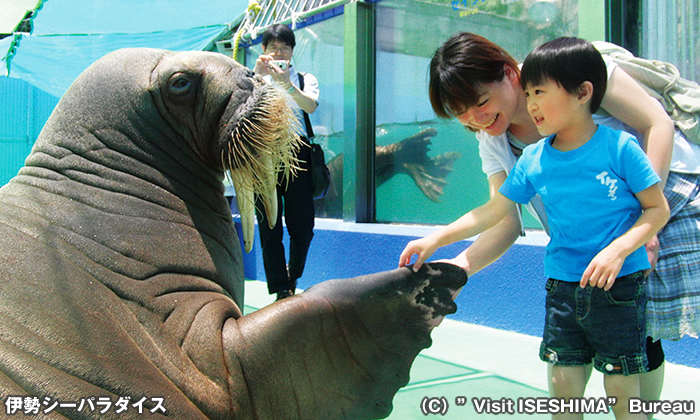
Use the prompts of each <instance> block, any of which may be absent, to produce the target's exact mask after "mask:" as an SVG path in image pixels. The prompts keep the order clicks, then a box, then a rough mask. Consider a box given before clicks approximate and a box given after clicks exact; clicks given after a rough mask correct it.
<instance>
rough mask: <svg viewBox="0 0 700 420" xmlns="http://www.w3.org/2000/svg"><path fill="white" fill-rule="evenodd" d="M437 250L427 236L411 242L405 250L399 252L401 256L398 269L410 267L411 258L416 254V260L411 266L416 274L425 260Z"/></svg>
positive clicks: (435, 245) (433, 242)
mask: <svg viewBox="0 0 700 420" xmlns="http://www.w3.org/2000/svg"><path fill="white" fill-rule="evenodd" d="M437 248H438V246H437V244H436V243H435V241H433V240H431V239H430V237H429V236H426V237H425V238H420V239H416V240H413V241H411V242H409V243H408V245H406V248H404V249H403V251H402V252H401V256H400V257H399V267H405V266H407V265H410V264H411V257H413V255H414V254H416V255H418V258H417V259H416V262H415V263H414V264H413V271H415V272H418V270H420V268H421V266H422V265H423V263H424V262H425V260H427V259H428V258H430V256H431V255H433V253H434V252H435V250H436V249H437Z"/></svg>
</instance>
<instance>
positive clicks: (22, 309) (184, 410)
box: [0, 49, 466, 420]
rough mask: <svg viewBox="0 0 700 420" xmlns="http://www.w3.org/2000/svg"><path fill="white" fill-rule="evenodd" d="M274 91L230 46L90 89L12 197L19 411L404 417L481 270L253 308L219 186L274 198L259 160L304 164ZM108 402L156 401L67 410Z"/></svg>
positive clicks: (351, 283)
mask: <svg viewBox="0 0 700 420" xmlns="http://www.w3.org/2000/svg"><path fill="white" fill-rule="evenodd" d="M270 89H272V88H270V87H268V86H265V85H264V83H262V82H261V80H260V79H259V78H258V77H256V76H254V75H253V74H252V73H251V72H250V71H248V70H247V69H245V68H243V67H241V66H239V65H237V64H236V63H235V62H234V61H233V60H230V59H228V58H226V57H224V56H222V55H219V54H213V53H171V52H166V51H160V50H150V49H131V50H121V51H118V52H115V53H112V54H110V55H108V56H106V57H105V58H103V59H101V60H100V61H98V62H97V63H95V64H94V65H93V66H91V67H90V68H89V69H88V70H86V72H85V73H83V75H81V76H80V77H79V78H78V79H77V80H76V82H75V83H74V84H73V86H72V87H71V88H70V89H69V90H68V92H66V94H65V96H64V97H63V98H62V99H61V101H60V103H59V105H58V106H57V108H56V110H55V111H54V113H53V114H52V116H51V117H50V119H49V121H48V122H47V124H46V126H45V128H44V130H43V131H42V133H41V135H40V137H39V139H38V140H37V142H36V144H35V146H34V149H33V150H32V153H31V155H30V156H29V157H28V158H27V161H26V165H25V167H24V168H22V169H21V170H20V172H19V174H18V176H17V177H15V178H14V179H13V180H12V181H10V182H9V183H8V184H7V185H6V186H4V187H2V189H0V282H1V285H0V291H1V293H0V398H1V399H2V402H3V404H4V403H5V402H6V401H8V398H11V397H22V398H24V397H36V398H38V399H39V401H41V402H46V401H55V402H56V403H57V405H56V406H55V407H52V408H51V410H48V407H49V405H48V404H44V405H42V406H41V407H40V408H39V414H38V415H37V416H34V418H52V419H53V418H75V419H82V418H99V419H109V418H116V419H125V418H143V417H144V416H146V415H149V416H152V417H154V418H158V417H168V418H178V419H188V420H189V419H204V418H211V419H286V418H289V419H341V418H379V417H384V416H387V415H388V414H389V412H390V411H391V400H392V398H393V396H394V394H395V393H396V391H397V390H398V389H399V388H400V387H401V386H403V385H405V384H406V382H407V380H408V371H409V368H410V365H411V363H412V361H413V359H414V357H415V356H416V355H417V353H418V352H419V351H420V350H421V349H422V348H425V347H427V346H429V345H430V330H431V329H432V328H433V327H434V326H435V325H437V324H438V323H439V321H440V320H441V319H442V318H443V317H444V316H445V315H446V314H447V313H451V312H454V310H455V306H454V303H453V301H452V296H453V295H454V294H455V293H456V291H457V290H458V289H459V288H460V287H462V286H463V285H464V283H465V282H466V276H465V275H464V273H463V271H462V270H461V269H458V268H456V267H454V266H451V265H448V264H432V265H426V267H425V268H423V269H421V271H420V272H419V273H413V272H412V271H411V270H410V269H407V268H405V269H400V270H395V271H391V272H386V273H379V274H376V275H370V276H366V277H363V278H358V279H351V280H335V281H331V282H326V283H322V284H319V285H318V286H316V287H313V288H311V289H309V290H308V291H307V292H305V293H303V294H301V295H298V296H295V297H293V298H290V299H287V300H284V301H280V302H278V303H276V304H273V305H270V306H269V307H267V308H264V309H262V310H259V311H257V312H255V313H253V314H251V315H248V316H245V317H242V316H241V311H240V309H239V307H240V305H242V302H243V284H244V282H243V267H242V258H241V249H240V246H239V242H238V240H237V239H236V233H235V229H234V226H233V224H232V221H231V217H230V211H229V208H228V203H227V201H226V199H225V198H224V196H223V190H224V187H223V184H222V179H223V177H224V171H225V170H226V169H230V170H231V171H232V172H234V171H238V178H239V179H238V182H239V184H240V183H241V182H242V183H244V184H245V179H243V177H245V176H247V177H248V178H251V177H252V178H255V179H254V180H252V181H250V184H249V185H250V186H252V187H251V188H252V189H254V190H255V191H257V192H258V193H262V194H264V193H265V191H268V190H269V185H268V180H267V178H265V175H260V174H259V172H263V171H261V169H260V168H263V167H265V165H267V167H271V168H279V167H280V166H284V165H283V163H284V162H285V159H286V157H285V156H286V155H291V154H290V153H289V150H291V148H292V147H294V146H293V143H294V139H293V136H290V135H289V132H293V125H292V123H291V122H290V121H288V119H289V115H291V114H287V113H286V111H285V109H282V108H284V106H283V105H280V104H283V103H285V98H284V97H278V94H277V93H276V91H272V90H270ZM276 107H277V108H276ZM280 107H282V108H280ZM270 109H272V110H275V109H277V110H278V111H279V112H270ZM266 124H268V125H267V126H266ZM251 126H253V128H251ZM261 126H262V127H263V128H262V129H260V127H261ZM275 127H281V128H280V129H279V131H275ZM290 130H292V131H290ZM241 133H242V134H241ZM260 133H262V134H260ZM256 136H258V138H256ZM232 141H233V142H236V141H238V142H241V144H237V145H234V146H233V147H232V146H231V145H230V144H229V143H231V142H232ZM265 142H272V143H274V144H275V146H274V147H268V148H267V149H266V147H267V146H266V145H265V144H264V143H265ZM290 145H291V146H290ZM266 153H267V155H266ZM232 154H234V155H235V156H232ZM250 156H257V157H258V158H259V159H260V160H261V161H263V164H262V166H260V165H261V164H260V163H259V162H257V163H256V162H252V161H251V160H250V159H251V158H250ZM266 156H267V157H266ZM280 156H282V157H281V158H280ZM275 159H277V160H275ZM280 162H282V163H280ZM256 165H258V166H256ZM250 168H253V170H254V171H255V172H257V173H255V172H251V170H250ZM241 174H243V175H241ZM234 178H235V175H234ZM234 181H235V179H234ZM238 186H239V185H237V187H238ZM244 187H245V186H243V187H241V188H242V189H243V188H244ZM244 196H245V194H244ZM273 205H274V203H273V204H271V206H273ZM244 207H245V206H244ZM358 263H359V262H358ZM99 398H103V399H104V398H107V399H109V400H110V401H111V402H112V403H115V402H116V401H117V400H118V399H119V398H126V399H128V401H130V402H131V403H136V402H138V401H144V403H143V406H142V407H143V408H142V410H140V411H139V410H138V408H137V407H135V406H129V407H130V408H129V409H127V410H124V411H122V412H119V413H118V412H117V409H116V407H115V406H112V408H111V409H109V410H105V411H104V412H101V410H102V409H104V406H100V407H94V409H92V410H91V409H90V408H89V405H87V404H86V405H85V406H84V407H82V408H81V409H80V410H78V408H77V407H72V406H70V404H68V403H75V404H76V405H77V404H78V403H80V402H81V401H82V402H90V401H91V402H92V403H93V404H90V405H93V406H94V403H95V401H98V399H99ZM160 401H162V408H161V407H158V402H160ZM58 402H62V403H66V404H61V405H58ZM7 407H8V410H9V405H7ZM19 411H20V412H21V410H19Z"/></svg>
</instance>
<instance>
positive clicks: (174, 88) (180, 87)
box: [168, 73, 192, 95]
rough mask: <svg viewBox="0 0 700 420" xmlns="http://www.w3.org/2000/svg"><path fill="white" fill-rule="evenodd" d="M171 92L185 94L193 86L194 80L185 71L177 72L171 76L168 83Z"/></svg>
mask: <svg viewBox="0 0 700 420" xmlns="http://www.w3.org/2000/svg"><path fill="white" fill-rule="evenodd" d="M168 88H169V89H170V92H172V93H174V94H176V95H185V94H187V93H188V92H189V91H190V89H191V88H192V82H191V81H190V78H189V76H188V75H186V74H184V73H176V74H174V75H172V77H170V82H169V85H168Z"/></svg>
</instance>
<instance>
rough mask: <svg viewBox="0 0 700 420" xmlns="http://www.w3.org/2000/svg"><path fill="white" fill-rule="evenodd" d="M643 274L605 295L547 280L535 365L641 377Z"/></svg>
mask: <svg viewBox="0 0 700 420" xmlns="http://www.w3.org/2000/svg"><path fill="white" fill-rule="evenodd" d="M645 281H646V278H645V277H644V274H643V272H641V271H638V272H636V273H632V274H629V275H626V276H622V277H618V278H617V279H616V280H615V283H614V284H613V287H612V288H611V289H610V290H609V291H605V290H603V289H601V288H598V287H592V286H586V287H585V288H583V289H582V288H581V287H580V286H579V283H578V282H566V281H560V280H555V279H549V280H547V285H546V289H547V298H546V320H545V326H544V335H543V338H542V345H541V346H540V359H542V360H543V361H545V362H549V363H551V364H553V365H558V366H581V365H587V364H589V363H591V361H592V362H593V366H594V367H595V368H596V369H597V370H599V371H601V372H603V373H604V374H607V375H615V374H622V375H632V374H636V373H642V372H646V370H647V354H646V321H645V316H644V310H645V308H646V301H647V297H646V292H645V286H644V282H645Z"/></svg>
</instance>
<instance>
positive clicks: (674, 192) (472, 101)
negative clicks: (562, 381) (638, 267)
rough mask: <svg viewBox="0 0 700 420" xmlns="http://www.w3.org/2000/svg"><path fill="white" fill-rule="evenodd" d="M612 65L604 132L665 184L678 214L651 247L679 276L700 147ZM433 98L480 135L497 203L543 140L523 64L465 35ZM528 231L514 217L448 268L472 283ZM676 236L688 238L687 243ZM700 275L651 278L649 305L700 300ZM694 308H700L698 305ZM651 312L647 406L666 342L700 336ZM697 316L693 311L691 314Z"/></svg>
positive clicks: (695, 210) (444, 56)
mask: <svg viewBox="0 0 700 420" xmlns="http://www.w3.org/2000/svg"><path fill="white" fill-rule="evenodd" d="M606 64H607V66H608V87H607V90H606V93H605V96H604V98H603V102H602V104H601V108H602V110H603V111H604V113H606V114H609V115H610V116H611V117H612V118H607V119H606V120H605V122H604V124H606V125H611V122H614V123H617V124H618V125H619V124H620V123H624V124H626V125H627V126H628V130H629V129H630V128H631V129H633V130H634V131H637V134H638V138H639V140H640V144H641V145H642V147H643V148H644V149H645V150H646V152H647V155H648V156H649V158H650V160H651V162H652V165H653V166H654V169H655V170H656V172H657V173H658V174H659V176H660V177H661V179H662V183H666V187H665V190H664V194H665V195H666V197H667V200H668V201H669V204H670V205H671V208H672V218H671V220H670V221H669V223H668V224H667V226H666V227H665V228H664V229H663V230H662V231H661V232H660V233H659V237H658V239H657V238H654V239H653V240H652V241H650V242H649V243H648V244H647V252H648V254H649V258H650V261H651V262H652V267H655V266H656V262H657V261H656V260H657V252H658V251H659V243H661V246H662V247H663V246H665V245H664V244H665V243H668V247H669V249H674V251H672V252H670V254H672V255H666V254H664V250H665V249H664V248H662V249H661V254H662V255H661V260H662V262H663V263H664V264H665V266H666V267H674V266H678V264H679V262H678V261H675V260H674V259H675V258H678V255H677V254H683V253H685V254H688V255H692V254H695V255H697V254H699V253H698V250H700V232H697V228H694V229H693V230H694V232H692V234H691V235H690V240H688V239H685V240H683V239H681V240H678V238H679V237H682V236H683V235H685V236H688V235H689V234H688V232H687V231H688V230H689V229H688V225H689V223H688V220H692V219H693V218H695V217H697V215H699V214H700V193H699V192H698V189H699V188H698V185H700V177H698V173H700V147H698V146H697V145H694V144H691V143H690V142H688V141H686V140H685V138H683V136H682V135H679V134H678V133H676V132H675V129H674V126H673V122H672V121H671V119H670V118H669V117H668V115H667V114H666V112H665V111H664V109H663V108H662V106H661V105H660V104H659V103H658V102H657V101H656V100H654V99H653V98H651V97H650V96H649V95H648V94H646V93H645V92H644V90H643V89H642V88H641V87H640V86H639V85H638V84H637V83H636V82H635V81H634V80H633V79H632V78H631V77H630V76H629V75H628V74H627V73H625V72H624V71H623V70H622V69H620V68H618V67H617V66H616V65H615V64H614V63H612V62H610V61H606ZM429 94H430V101H431V104H432V107H433V110H434V111H435V113H436V114H437V115H438V116H439V117H441V118H451V117H454V118H456V119H457V120H458V121H459V122H460V123H462V124H463V125H464V126H465V127H467V128H468V129H470V130H472V131H476V132H477V134H476V137H477V139H478V140H479V154H480V157H481V159H482V169H483V171H484V173H485V174H486V175H487V176H488V181H489V191H490V193H491V195H493V194H495V192H496V191H498V189H499V188H500V187H501V185H502V184H503V182H504V180H505V179H506V176H507V174H508V172H509V171H510V170H511V169H512V168H513V166H514V165H515V161H516V159H517V158H518V156H520V153H521V151H522V149H523V148H524V147H525V146H527V145H529V144H533V143H536V142H537V141H539V140H540V135H539V134H538V132H537V128H536V126H535V124H534V122H533V121H532V119H531V118H530V116H529V114H528V112H527V107H526V99H525V94H524V92H523V90H522V88H521V86H520V70H519V66H518V63H517V62H516V61H515V60H514V59H513V58H512V57H511V56H510V55H509V54H508V53H507V52H506V51H504V50H503V49H502V48H500V47H499V46H498V45H496V44H494V43H493V42H491V41H489V40H487V39H486V38H483V37H481V36H479V35H475V34H471V33H466V32H464V33H458V34H456V35H454V36H453V37H452V38H450V39H449V40H448V41H446V42H445V43H444V44H443V45H442V46H441V47H440V48H438V50H437V51H436V52H435V54H434V56H433V59H432V60H431V63H430V80H429ZM616 128H619V127H616ZM667 181H668V182H667ZM681 189H684V190H685V191H686V192H685V193H684V194H679V193H678V191H679V190H681ZM681 195H682V196H681ZM528 209H529V210H530V211H531V212H532V213H533V215H535V216H536V217H538V218H539V219H540V221H541V222H542V224H543V226H544V227H545V230H547V218H546V214H545V213H544V209H543V207H542V206H541V202H540V201H539V200H533V201H532V202H531V203H530V204H529V205H528ZM684 222H685V223H684ZM522 231H523V228H522V220H521V218H520V214H519V213H518V212H517V211H515V210H514V211H512V212H511V214H509V215H508V217H506V218H505V219H504V220H503V221H501V222H500V223H499V224H498V225H496V226H494V227H493V228H491V229H490V230H488V231H486V232H484V233H482V234H481V235H480V236H479V238H478V239H477V240H476V241H475V242H474V243H473V244H472V245H471V246H469V247H468V248H467V249H466V250H465V251H464V252H462V253H461V254H459V255H458V256H457V257H455V258H454V259H452V260H451V262H452V263H454V264H456V265H458V266H460V267H462V268H463V269H464V270H465V271H466V272H467V274H468V275H473V274H475V273H476V272H478V271H479V270H481V269H482V268H484V267H486V266H487V265H489V264H490V263H492V262H493V261H495V260H496V259H498V258H499V257H500V256H501V255H502V254H503V253H504V252H505V251H506V250H507V249H508V248H509V247H510V246H511V245H512V244H513V243H514V242H515V239H516V238H517V237H518V235H520V234H521V232H522ZM679 232H683V235H681V234H679ZM695 238H697V240H696V239H695ZM659 241H660V242H659ZM681 242H682V245H683V246H685V248H684V249H683V252H677V250H678V249H680V248H682V247H680V246H677V244H680V243H681ZM688 243H692V246H688ZM681 257H682V255H681ZM698 262H699V263H700V261H698ZM685 265H686V266H687V265H688V264H685ZM696 267H697V268H695V271H693V272H691V273H685V274H683V273H678V272H675V273H670V269H665V270H660V268H659V267H658V266H656V268H655V269H654V268H652V273H651V274H650V278H649V281H648V284H649V285H650V288H649V295H650V296H652V300H653V299H657V298H658V299H657V300H659V301H664V300H667V299H666V297H665V296H659V295H658V294H659V292H658V291H659V290H663V289H664V286H659V285H663V284H668V283H672V284H674V285H675V284H676V283H677V284H680V285H681V286H680V287H681V288H683V287H685V288H687V287H693V288H694V290H693V291H695V292H697V291H698V290H700V287H698V286H697V282H698V280H697V279H698V278H700V264H697V265H696ZM690 268H693V267H690ZM693 282H695V283H693ZM688 284H690V286H688ZM693 284H695V286H693ZM676 295H677V294H676V293H671V296H674V298H673V299H672V300H674V301H676V302H675V303H676V305H679V306H682V305H688V304H689V303H688V302H679V301H678V299H677V298H675V296H676ZM691 303H692V304H694V305H696V306H700V299H698V301H696V302H691ZM653 307H654V303H653V302H650V305H649V307H648V310H647V318H648V319H647V322H648V324H649V326H648V331H650V332H651V334H650V335H651V336H652V337H653V340H657V341H653V340H652V339H650V340H649V341H648V346H647V347H648V353H649V370H650V371H649V372H648V373H646V374H643V375H642V383H641V387H642V399H644V400H658V399H659V397H660V394H661V387H662V385H663V361H664V355H663V350H662V348H661V342H660V341H659V339H660V338H665V339H672V340H676V339H679V338H680V337H682V335H683V334H697V332H698V330H700V326H699V325H697V322H698V321H696V325H689V321H688V319H683V318H682V317H681V316H680V311H679V312H678V313H677V314H678V315H679V316H678V317H676V318H675V319H673V320H672V321H671V320H669V319H663V320H661V319H659V318H658V317H656V316H649V314H650V309H652V308H653ZM696 309H697V308H696V307H694V308H693V309H692V310H693V311H694V310H696ZM652 312H653V310H652ZM669 323H671V325H672V326H673V328H672V329H671V330H670V332H669V329H668V328H667V325H668V324H669ZM661 324H665V325H661ZM663 328H666V329H665V330H664V329H663Z"/></svg>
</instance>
